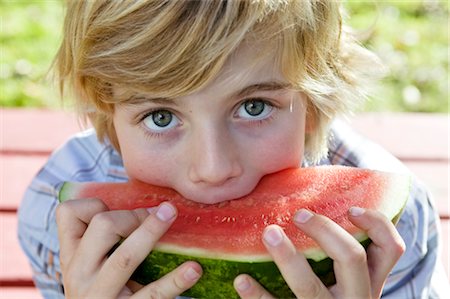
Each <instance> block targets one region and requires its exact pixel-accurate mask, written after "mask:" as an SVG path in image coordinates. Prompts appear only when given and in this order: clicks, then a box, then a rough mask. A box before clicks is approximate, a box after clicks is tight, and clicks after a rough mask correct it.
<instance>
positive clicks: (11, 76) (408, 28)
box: [0, 0, 449, 113]
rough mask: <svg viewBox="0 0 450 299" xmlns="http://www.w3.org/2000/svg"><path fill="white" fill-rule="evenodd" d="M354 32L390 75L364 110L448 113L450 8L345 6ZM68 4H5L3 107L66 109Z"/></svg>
mask: <svg viewBox="0 0 450 299" xmlns="http://www.w3.org/2000/svg"><path fill="white" fill-rule="evenodd" d="M345 6H346V8H347V10H348V12H349V15H350V16H351V18H350V25H352V26H353V27H354V28H355V29H357V30H358V31H361V33H362V36H365V40H364V41H363V43H364V44H365V45H366V46H367V47H368V48H370V49H371V50H373V51H375V52H376V53H377V54H378V55H379V56H380V58H381V59H382V60H383V61H384V63H385V64H386V65H387V67H388V68H389V70H390V72H389V74H388V75H387V77H386V78H385V79H384V80H383V81H382V82H380V84H379V85H378V86H379V87H378V88H377V89H376V90H375V91H374V94H373V96H372V97H371V100H370V101H369V102H368V103H367V105H366V106H365V107H363V108H362V110H364V111H411V112H442V113H448V86H449V66H448V60H449V52H448V51H449V49H448V42H449V31H448V30H449V18H448V17H449V3H448V1H436V0H423V1H408V0H406V1H401V0H400V1H346V2H345ZM63 13H64V8H63V1H62V0H44V1H32V0H29V1H24V0H0V19H1V30H0V31H1V32H0V41H1V44H0V54H1V55H0V80H1V81H0V105H1V106H2V107H25V106H26V107H49V108H60V107H61V101H60V99H59V96H58V93H57V88H55V87H54V86H52V85H51V83H50V82H49V81H48V80H47V79H46V72H47V70H48V67H49V66H50V64H51V61H52V57H53V55H54V54H55V52H56V50H57V47H58V44H59V41H60V38H61V25H62V18H63Z"/></svg>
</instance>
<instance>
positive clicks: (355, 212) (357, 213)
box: [349, 207, 366, 216]
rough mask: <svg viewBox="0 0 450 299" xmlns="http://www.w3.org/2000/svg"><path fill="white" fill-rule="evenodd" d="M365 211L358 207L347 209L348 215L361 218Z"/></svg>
mask: <svg viewBox="0 0 450 299" xmlns="http://www.w3.org/2000/svg"><path fill="white" fill-rule="evenodd" d="M365 211H366V210H365V209H363V208H360V207H351V208H350V209H349V212H350V215H352V216H361V215H362V214H364V212H365Z"/></svg>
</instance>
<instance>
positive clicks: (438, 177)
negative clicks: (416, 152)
mask: <svg viewBox="0 0 450 299" xmlns="http://www.w3.org/2000/svg"><path fill="white" fill-rule="evenodd" d="M406 166H407V167H408V168H409V169H410V170H411V171H412V172H413V173H414V174H415V175H417V177H418V178H419V179H420V180H421V181H422V182H423V183H424V184H425V185H426V186H427V187H428V190H429V191H430V192H431V194H432V196H433V198H434V200H435V203H436V207H437V209H438V211H439V215H440V216H441V218H446V219H448V218H449V217H450V201H449V190H448V189H449V186H448V182H449V163H448V162H447V163H445V162H424V161H422V162H420V161H419V162H408V161H407V162H406Z"/></svg>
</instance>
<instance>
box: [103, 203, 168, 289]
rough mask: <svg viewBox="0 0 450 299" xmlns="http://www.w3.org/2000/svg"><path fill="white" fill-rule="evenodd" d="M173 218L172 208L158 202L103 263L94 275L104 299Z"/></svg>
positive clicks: (145, 252)
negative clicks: (156, 207) (152, 210)
mask: <svg viewBox="0 0 450 299" xmlns="http://www.w3.org/2000/svg"><path fill="white" fill-rule="evenodd" d="M175 218H176V209H175V207H174V206H173V205H171V204H170V203H167V202H164V203H162V204H161V205H160V206H159V207H158V210H157V211H156V212H154V213H152V214H150V215H149V216H148V217H147V218H146V219H145V220H144V222H143V223H142V224H141V225H140V226H139V227H138V228H137V229H136V230H134V231H133V232H132V233H131V234H130V235H129V236H128V237H127V238H126V239H125V240H124V241H123V242H122V244H120V246H118V247H117V249H116V250H115V251H114V252H113V253H112V254H111V256H110V257H109V258H108V259H107V260H106V261H105V263H104V264H103V266H102V268H101V269H100V271H99V273H98V276H97V280H96V283H95V288H97V289H98V290H99V291H100V290H101V291H102V292H105V297H106V298H113V297H116V296H117V294H118V293H119V291H120V290H121V288H122V287H123V286H124V285H125V284H126V283H127V281H128V280H129V279H130V276H131V274H132V273H133V271H134V270H135V269H136V268H137V266H139V264H140V263H141V262H142V261H143V260H144V259H145V257H146V256H147V255H148V254H149V252H150V251H151V250H152V249H153V247H154V246H155V244H156V243H157V242H158V240H159V239H160V238H161V236H162V235H163V234H164V233H165V232H166V231H167V229H168V228H169V227H170V225H171V224H172V222H173V221H174V220H175Z"/></svg>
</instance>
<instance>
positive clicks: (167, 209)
mask: <svg viewBox="0 0 450 299" xmlns="http://www.w3.org/2000/svg"><path fill="white" fill-rule="evenodd" d="M156 217H158V218H159V220H161V221H169V220H171V219H172V218H173V217H175V210H174V208H173V207H172V206H171V205H170V204H167V203H162V204H160V205H159V207H158V211H156Z"/></svg>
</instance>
